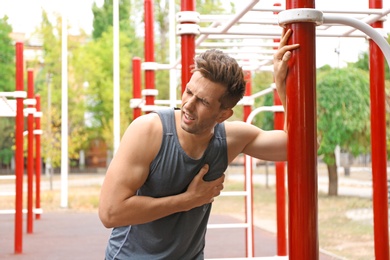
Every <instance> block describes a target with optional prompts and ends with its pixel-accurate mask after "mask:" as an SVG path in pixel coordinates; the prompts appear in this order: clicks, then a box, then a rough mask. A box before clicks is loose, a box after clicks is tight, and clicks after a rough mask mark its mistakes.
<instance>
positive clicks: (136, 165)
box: [99, 114, 223, 228]
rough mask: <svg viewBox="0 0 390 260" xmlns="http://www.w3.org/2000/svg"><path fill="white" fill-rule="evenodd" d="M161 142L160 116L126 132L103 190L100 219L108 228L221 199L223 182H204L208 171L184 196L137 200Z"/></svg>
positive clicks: (149, 117) (145, 119)
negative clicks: (138, 191)
mask: <svg viewBox="0 0 390 260" xmlns="http://www.w3.org/2000/svg"><path fill="white" fill-rule="evenodd" d="M161 140H162V125H161V121H160V119H159V118H158V115H157V114H148V115H146V116H142V117H140V118H138V119H137V120H135V121H134V122H133V123H132V124H131V125H130V126H129V128H128V129H127V130H126V132H125V134H124V136H123V138H122V140H121V144H120V146H119V149H118V151H117V153H116V154H115V156H114V158H113V160H112V162H111V164H110V166H109V167H108V170H107V173H106V177H105V180H104V182H103V185H102V189H101V194H100V201H99V217H100V220H101V221H102V223H103V225H104V226H106V227H108V228H111V227H118V226H125V225H134V224H142V223H146V222H150V221H153V220H156V219H159V218H162V217H165V216H168V215H170V214H173V213H176V212H181V211H187V210H190V209H192V208H194V207H198V206H201V205H204V204H206V203H209V202H210V201H211V200H212V198H213V197H215V196H218V195H219V192H220V189H219V188H215V187H216V186H218V187H220V185H221V183H222V182H223V178H220V179H217V180H215V181H213V182H205V181H203V179H202V177H203V175H204V174H205V173H206V172H207V170H208V168H207V167H204V168H202V170H201V171H200V173H199V174H198V175H197V176H196V177H195V178H194V180H193V181H192V183H191V184H190V186H189V188H188V189H187V191H186V192H184V193H182V194H178V195H175V196H169V197H163V198H153V197H147V196H136V192H137V190H138V189H139V188H140V187H141V186H142V185H143V184H144V183H145V181H146V179H147V177H148V174H149V166H150V163H151V162H152V160H153V159H154V157H155V156H156V155H157V153H158V151H159V149H160V146H161ZM221 189H222V188H221Z"/></svg>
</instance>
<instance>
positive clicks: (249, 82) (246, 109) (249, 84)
mask: <svg viewBox="0 0 390 260" xmlns="http://www.w3.org/2000/svg"><path fill="white" fill-rule="evenodd" d="M245 81H246V85H245V96H246V97H249V96H250V95H251V94H252V74H251V72H250V71H245ZM243 109H244V122H246V120H247V119H248V117H249V115H250V113H251V112H252V106H251V105H250V104H244V107H243ZM246 160H247V157H246V156H244V174H245V176H246V171H247V168H246V165H247V161H246ZM249 165H251V166H252V158H251V159H250V164H249ZM249 170H250V173H251V176H252V175H253V169H252V167H250V169H249ZM248 181H250V182H251V187H253V182H252V179H251V180H247V179H246V178H245V179H244V187H247V182H248ZM250 194H252V196H251V198H250V199H251V203H250V205H251V207H252V209H251V211H250V212H252V213H251V214H252V219H253V217H254V216H253V188H252V191H251V192H250ZM247 200H248V197H247V196H246V197H245V201H244V202H245V205H247ZM247 212H248V209H247V207H246V206H245V223H247V222H248V217H247V214H248V213H247ZM250 228H252V230H254V225H253V224H252V227H250ZM245 232H246V235H245V238H248V229H245ZM245 243H246V245H248V239H246V241H245ZM246 248H248V246H246ZM249 255H252V256H254V255H255V235H254V232H252V252H248V250H247V252H246V257H248V256H249Z"/></svg>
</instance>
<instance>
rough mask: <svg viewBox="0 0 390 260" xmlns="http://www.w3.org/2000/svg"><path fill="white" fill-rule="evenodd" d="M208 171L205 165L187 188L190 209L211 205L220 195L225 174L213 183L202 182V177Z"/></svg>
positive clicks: (207, 166)
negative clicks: (191, 205) (190, 204)
mask: <svg viewBox="0 0 390 260" xmlns="http://www.w3.org/2000/svg"><path fill="white" fill-rule="evenodd" d="M208 171H209V165H208V164H205V165H204V166H203V167H202V168H201V169H200V171H199V173H198V174H197V175H196V176H195V178H194V179H193V180H192V182H191V183H190V185H189V186H188V189H187V192H186V193H188V195H190V200H191V202H192V204H193V207H192V208H196V207H200V206H203V205H205V204H208V203H212V202H213V201H214V198H215V197H217V196H219V195H220V194H221V190H223V182H224V180H225V174H223V175H222V176H221V177H219V178H218V179H216V180H213V181H205V180H203V177H204V175H205V174H206V173H207V172H208Z"/></svg>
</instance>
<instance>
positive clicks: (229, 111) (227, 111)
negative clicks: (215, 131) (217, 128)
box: [217, 108, 233, 123]
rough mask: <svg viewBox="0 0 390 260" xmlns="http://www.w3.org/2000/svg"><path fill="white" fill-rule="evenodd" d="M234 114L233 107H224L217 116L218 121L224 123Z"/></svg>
mask: <svg viewBox="0 0 390 260" xmlns="http://www.w3.org/2000/svg"><path fill="white" fill-rule="evenodd" d="M232 115H233V109H231V108H226V109H223V110H222V111H221V113H220V115H219V117H218V118H217V122H218V123H222V122H223V121H225V120H227V119H228V118H229V117H231V116H232Z"/></svg>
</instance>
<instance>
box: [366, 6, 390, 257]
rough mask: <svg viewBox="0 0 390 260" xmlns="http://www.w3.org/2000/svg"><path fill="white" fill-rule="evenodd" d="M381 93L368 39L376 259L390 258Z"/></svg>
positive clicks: (381, 76) (378, 56) (379, 68)
mask: <svg viewBox="0 0 390 260" xmlns="http://www.w3.org/2000/svg"><path fill="white" fill-rule="evenodd" d="M369 7H370V8H379V9H381V8H382V0H370V1H369ZM372 27H374V28H383V22H382V21H378V22H375V23H374V24H372ZM385 95H386V94H385V62H384V56H383V53H382V52H381V50H380V48H379V47H378V46H377V45H376V43H375V42H374V41H372V40H370V100H371V150H372V186H373V197H372V200H373V211H374V244H375V259H378V260H388V259H390V256H389V223H388V222H389V217H388V190H387V162H386V160H387V151H386V101H385Z"/></svg>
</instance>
